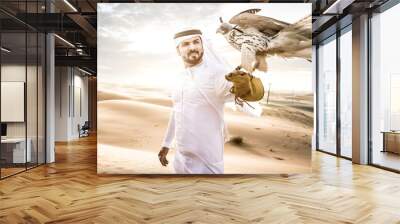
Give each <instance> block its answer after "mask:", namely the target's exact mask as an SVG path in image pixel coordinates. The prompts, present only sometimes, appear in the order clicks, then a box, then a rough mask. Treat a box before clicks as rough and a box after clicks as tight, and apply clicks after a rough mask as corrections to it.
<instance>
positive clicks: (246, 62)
mask: <svg viewBox="0 0 400 224" xmlns="http://www.w3.org/2000/svg"><path fill="white" fill-rule="evenodd" d="M240 52H241V53H242V58H241V66H242V68H244V69H246V71H248V72H252V71H253V63H255V62H256V50H255V49H254V48H253V47H252V46H251V45H249V44H242V48H241V49H240Z"/></svg>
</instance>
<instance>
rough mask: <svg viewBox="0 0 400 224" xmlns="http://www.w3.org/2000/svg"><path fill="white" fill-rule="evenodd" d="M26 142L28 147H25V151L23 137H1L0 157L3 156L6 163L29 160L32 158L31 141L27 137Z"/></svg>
mask: <svg viewBox="0 0 400 224" xmlns="http://www.w3.org/2000/svg"><path fill="white" fill-rule="evenodd" d="M27 142H28V144H27V146H28V147H26V153H25V138H5V139H1V157H3V158H4V159H5V160H6V162H8V163H25V162H30V161H31V159H32V153H31V145H32V141H31V139H30V138H28V139H27ZM11 158H12V159H11ZM25 159H26V161H25Z"/></svg>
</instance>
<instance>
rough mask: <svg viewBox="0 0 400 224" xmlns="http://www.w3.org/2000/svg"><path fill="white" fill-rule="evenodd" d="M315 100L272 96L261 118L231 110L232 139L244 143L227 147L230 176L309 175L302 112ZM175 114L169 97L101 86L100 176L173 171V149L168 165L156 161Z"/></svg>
mask: <svg viewBox="0 0 400 224" xmlns="http://www.w3.org/2000/svg"><path fill="white" fill-rule="evenodd" d="M116 89H118V93H116V92H115V90H116ZM111 90H113V91H111ZM271 95H272V94H271ZM286 98H287V96H286ZM310 100H311V103H312V96H311V97H310V96H309V95H308V96H297V97H296V99H295V98H293V97H292V98H291V99H290V100H287V99H285V96H284V95H283V96H282V95H279V97H278V96H277V97H275V98H272V97H271V98H270V101H269V104H268V105H265V102H263V107H264V109H263V110H264V112H263V115H262V116H261V117H252V116H249V115H247V114H244V113H242V112H237V111H233V110H231V109H229V108H227V109H226V110H225V120H226V121H227V124H228V129H229V133H230V136H231V137H237V136H240V137H241V138H242V139H243V143H242V144H234V143H232V142H227V143H226V144H225V151H224V162H225V173H226V174H277V173H280V174H282V173H305V172H310V171H311V166H310V164H311V149H310V148H311V135H312V110H311V111H310V109H309V108H310V107H308V108H307V109H304V108H302V103H304V102H306V103H305V105H307V103H308V104H309V103H310ZM302 101H304V102H302ZM311 108H312V106H311ZM170 112H171V102H170V100H169V98H168V97H167V95H166V94H163V93H159V94H157V92H155V91H154V90H151V89H141V88H137V87H136V88H132V87H131V88H128V87H126V86H125V87H118V88H115V87H113V86H112V85H108V86H106V87H104V86H103V87H102V88H99V92H98V166H97V167H98V168H97V169H98V173H100V174H170V173H173V164H172V163H173V158H174V149H172V150H170V152H169V154H168V160H169V162H170V163H169V165H168V166H167V167H163V166H161V164H160V162H159V160H158V157H157V154H158V152H159V150H160V144H161V142H162V139H163V137H164V133H165V131H166V126H167V123H168V118H169V115H170Z"/></svg>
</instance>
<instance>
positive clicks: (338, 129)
mask: <svg viewBox="0 0 400 224" xmlns="http://www.w3.org/2000/svg"><path fill="white" fill-rule="evenodd" d="M340 34H341V33H340V30H337V31H336V154H337V155H338V156H339V157H340V156H341V131H342V130H341V119H340V100H341V99H340V82H341V80H340V78H341V65H340Z"/></svg>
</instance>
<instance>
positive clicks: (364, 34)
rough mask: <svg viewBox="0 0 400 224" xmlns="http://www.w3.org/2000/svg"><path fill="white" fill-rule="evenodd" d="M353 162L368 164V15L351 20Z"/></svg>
mask: <svg viewBox="0 0 400 224" xmlns="http://www.w3.org/2000/svg"><path fill="white" fill-rule="evenodd" d="M352 28H353V35H352V38H353V40H352V44H353V59H352V61H353V80H352V82H353V83H352V87H353V89H352V94H353V102H352V106H353V114H352V115H353V118H352V122H353V124H352V126H353V128H352V146H353V153H352V157H353V162H354V163H358V164H367V163H368V15H366V14H364V15H361V16H360V17H358V18H355V19H354V20H353V25H352Z"/></svg>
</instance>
